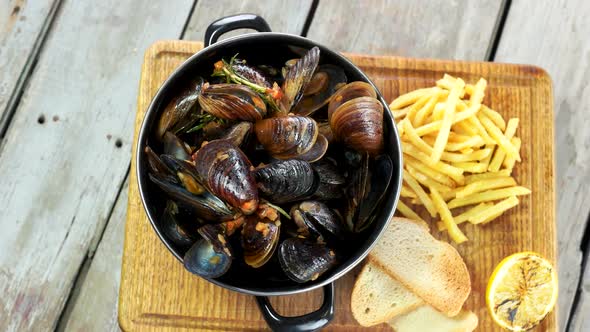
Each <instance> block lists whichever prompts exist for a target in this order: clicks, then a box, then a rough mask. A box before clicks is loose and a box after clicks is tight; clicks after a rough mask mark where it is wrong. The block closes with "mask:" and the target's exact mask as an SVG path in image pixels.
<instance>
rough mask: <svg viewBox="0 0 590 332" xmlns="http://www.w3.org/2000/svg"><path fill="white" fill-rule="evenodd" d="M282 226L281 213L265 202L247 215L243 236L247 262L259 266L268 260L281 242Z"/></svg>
mask: <svg viewBox="0 0 590 332" xmlns="http://www.w3.org/2000/svg"><path fill="white" fill-rule="evenodd" d="M280 226H281V222H280V215H279V213H278V212H277V211H276V210H275V209H274V208H273V207H271V206H270V205H268V204H265V203H261V204H260V205H259V206H258V211H257V213H255V214H253V215H251V216H247V217H246V222H245V223H244V227H243V228H242V238H241V239H242V248H243V249H244V261H245V262H246V264H248V265H249V266H251V267H254V268H258V267H261V266H262V265H264V264H265V263H266V262H268V260H269V259H270V258H271V257H272V255H273V253H274V251H275V249H276V247H277V244H278V243H279V235H280Z"/></svg>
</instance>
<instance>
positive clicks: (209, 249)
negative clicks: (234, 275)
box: [183, 224, 232, 278]
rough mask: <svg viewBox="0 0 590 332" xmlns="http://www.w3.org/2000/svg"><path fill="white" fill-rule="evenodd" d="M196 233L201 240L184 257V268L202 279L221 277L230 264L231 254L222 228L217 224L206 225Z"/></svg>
mask: <svg viewBox="0 0 590 332" xmlns="http://www.w3.org/2000/svg"><path fill="white" fill-rule="evenodd" d="M198 232H199V234H200V235H201V237H202V238H201V239H199V240H197V242H195V244H194V245H193V246H192V247H191V248H190V249H189V250H188V251H187V252H186V254H185V255H184V259H183V263H184V267H185V268H186V269H187V270H188V271H189V272H191V273H194V274H196V275H199V276H201V277H204V278H217V277H220V276H222V275H223V274H224V273H225V272H227V270H229V268H230V266H231V263H232V252H231V249H230V245H229V242H228V241H227V238H226V234H225V230H224V228H223V227H222V226H220V225H219V224H207V225H204V226H202V227H201V228H199V230H198Z"/></svg>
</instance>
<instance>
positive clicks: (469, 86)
mask: <svg viewBox="0 0 590 332" xmlns="http://www.w3.org/2000/svg"><path fill="white" fill-rule="evenodd" d="M474 90H475V86H474V85H473V84H465V93H466V94H468V95H470V96H473V91H474Z"/></svg>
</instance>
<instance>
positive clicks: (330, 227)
mask: <svg viewBox="0 0 590 332" xmlns="http://www.w3.org/2000/svg"><path fill="white" fill-rule="evenodd" d="M289 214H290V215H291V219H292V220H293V221H294V222H295V224H296V225H297V227H298V233H299V235H301V236H303V237H305V238H308V239H318V241H319V242H324V241H325V240H328V241H330V240H342V239H343V238H344V234H345V226H344V222H343V221H342V217H341V216H340V214H339V213H338V212H337V211H335V210H332V209H330V208H329V207H328V206H327V205H326V204H324V203H322V202H320V201H303V202H300V203H298V204H296V205H294V206H293V207H292V208H291V211H290V213H289Z"/></svg>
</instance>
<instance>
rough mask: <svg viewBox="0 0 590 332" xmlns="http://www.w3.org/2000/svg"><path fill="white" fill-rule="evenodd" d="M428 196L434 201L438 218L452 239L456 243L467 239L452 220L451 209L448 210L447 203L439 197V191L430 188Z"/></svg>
mask: <svg viewBox="0 0 590 332" xmlns="http://www.w3.org/2000/svg"><path fill="white" fill-rule="evenodd" d="M430 197H431V198H432V202H433V203H434V206H435V208H436V210H437V211H438V213H439V214H440V219H441V220H442V221H443V223H444V224H445V226H446V228H447V230H448V232H449V236H450V237H451V239H453V241H455V242H456V243H462V242H465V241H467V237H466V236H465V234H463V232H461V230H460V229H459V227H458V226H457V224H456V223H455V221H454V220H453V215H452V214H451V211H450V210H449V208H448V206H447V203H445V201H444V200H443V198H442V197H441V195H440V193H439V192H438V191H437V190H436V188H430Z"/></svg>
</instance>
